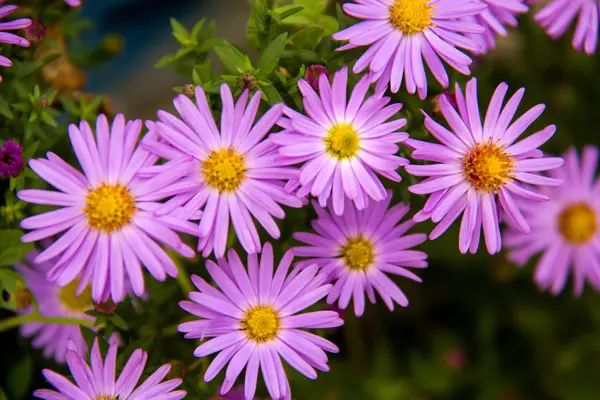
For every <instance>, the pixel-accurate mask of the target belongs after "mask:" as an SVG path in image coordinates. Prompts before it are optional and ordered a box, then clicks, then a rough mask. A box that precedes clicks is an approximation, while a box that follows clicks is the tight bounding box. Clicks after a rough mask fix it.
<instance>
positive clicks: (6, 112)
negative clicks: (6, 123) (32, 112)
mask: <svg viewBox="0 0 600 400" xmlns="http://www.w3.org/2000/svg"><path fill="white" fill-rule="evenodd" d="M0 114H2V115H3V116H5V117H6V118H8V119H13V118H14V117H15V116H14V115H13V113H12V111H10V107H9V105H8V102H7V101H6V100H5V99H4V98H3V97H2V96H0Z"/></svg>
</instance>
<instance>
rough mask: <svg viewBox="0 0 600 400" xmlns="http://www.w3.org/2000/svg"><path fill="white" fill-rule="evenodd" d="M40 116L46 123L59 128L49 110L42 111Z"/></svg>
mask: <svg viewBox="0 0 600 400" xmlns="http://www.w3.org/2000/svg"><path fill="white" fill-rule="evenodd" d="M40 118H41V120H42V121H44V122H45V123H46V124H48V125H50V126H52V127H54V128H57V127H58V124H57V123H56V121H55V120H54V118H52V117H51V116H50V115H49V114H48V113H47V112H45V111H42V112H41V114H40Z"/></svg>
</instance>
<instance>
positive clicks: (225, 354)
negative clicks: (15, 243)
mask: <svg viewBox="0 0 600 400" xmlns="http://www.w3.org/2000/svg"><path fill="white" fill-rule="evenodd" d="M228 256H229V257H228V260H226V259H225V258H222V259H220V260H219V265H217V264H215V263H214V262H212V261H207V262H206V268H207V269H208V272H209V273H210V275H211V277H212V278H213V279H214V281H215V282H216V284H217V285H218V287H219V289H220V290H219V289H216V288H214V287H213V286H211V285H210V284H208V283H207V282H205V281H204V280H202V278H200V277H198V276H192V281H193V282H194V284H195V285H196V287H197V288H198V290H199V292H192V293H190V295H189V296H190V299H191V300H192V301H182V302H180V303H179V304H180V306H181V308H183V309H184V310H186V311H187V312H189V313H191V314H193V315H195V316H197V317H200V319H199V320H196V321H191V322H185V323H183V324H181V325H179V331H180V332H185V333H186V335H185V337H186V338H188V339H201V340H204V339H205V338H212V339H209V340H208V341H206V342H204V343H202V344H201V345H200V346H199V347H197V348H196V350H195V351H194V355H195V356H196V357H204V356H207V355H209V354H213V353H216V352H219V354H218V355H217V356H216V357H215V359H214V360H213V362H212V363H211V364H210V366H209V367H208V369H207V370H206V373H205V375H204V380H205V381H207V382H208V381H210V380H212V379H213V378H214V377H215V376H217V374H218V373H219V372H220V371H221V370H222V369H223V368H224V367H225V365H226V364H227V363H229V365H228V366H227V370H226V372H225V381H224V382H223V385H222V386H221V394H226V393H227V392H229V390H230V389H231V388H232V387H233V385H234V384H235V381H236V380H237V378H238V376H239V375H240V373H241V372H242V370H243V369H244V367H245V368H246V378H245V395H246V399H248V400H251V399H253V398H254V393H255V391H256V382H257V378H258V371H259V369H260V370H262V375H263V378H264V380H265V383H266V386H267V389H268V391H269V394H270V395H271V398H273V399H280V398H285V399H290V398H291V391H290V386H289V382H288V379H287V376H286V373H285V370H284V369H283V364H282V362H281V358H283V359H284V360H285V361H286V362H287V363H288V364H289V365H290V366H291V367H292V368H294V369H296V370H298V371H299V372H300V373H302V374H303V375H305V376H307V377H309V378H311V379H315V378H316V377H317V373H316V372H315V368H316V369H318V370H321V371H328V370H329V367H328V366H327V355H326V354H325V351H328V352H332V353H337V352H338V348H337V347H336V346H335V345H334V344H333V343H331V342H329V341H328V340H325V339H323V338H321V337H319V336H317V335H315V334H312V333H310V332H306V331H305V330H303V329H325V328H334V327H338V326H341V325H342V324H343V321H342V320H341V319H340V318H339V316H338V313H336V312H335V311H313V312H308V313H302V314H297V313H298V312H300V311H302V310H304V309H305V308H307V307H310V306H312V305H313V304H315V303H316V302H317V301H319V300H320V299H322V298H323V297H325V296H326V295H327V293H328V292H329V290H330V289H331V285H329V284H322V285H318V284H315V282H319V281H320V282H322V279H321V278H320V277H318V276H316V274H317V271H318V266H316V265H313V266H311V267H308V268H306V269H305V270H304V271H302V272H300V273H299V274H292V275H290V276H287V272H288V269H289V267H290V264H291V263H292V260H293V258H294V256H293V253H292V252H291V251H288V252H287V253H286V254H285V255H284V256H283V258H282V259H281V262H280V263H279V266H278V267H277V269H276V270H275V274H273V272H274V271H273V269H274V268H273V248H272V247H271V245H270V244H269V243H266V244H265V246H264V247H263V250H262V254H261V259H260V260H259V259H258V257H257V256H256V254H251V255H249V256H248V272H246V269H245V268H244V266H243V265H242V261H241V260H240V258H239V257H238V255H237V253H236V252H235V251H233V250H229V253H228ZM324 350H325V351H324Z"/></svg>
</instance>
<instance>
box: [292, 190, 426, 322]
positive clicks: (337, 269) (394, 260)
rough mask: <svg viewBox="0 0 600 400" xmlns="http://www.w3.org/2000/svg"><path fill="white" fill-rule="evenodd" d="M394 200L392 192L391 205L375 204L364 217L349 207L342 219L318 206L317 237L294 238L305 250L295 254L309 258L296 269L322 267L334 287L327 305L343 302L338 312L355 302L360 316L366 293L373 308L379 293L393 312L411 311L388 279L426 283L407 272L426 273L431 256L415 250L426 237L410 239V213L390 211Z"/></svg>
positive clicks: (405, 208)
mask: <svg viewBox="0 0 600 400" xmlns="http://www.w3.org/2000/svg"><path fill="white" fill-rule="evenodd" d="M391 199H392V193H391V191H388V197H387V199H386V200H384V201H380V202H373V203H371V204H370V205H369V207H367V208H365V209H364V210H362V211H358V210H356V209H355V208H354V207H353V206H352V204H351V203H349V204H347V205H346V207H345V208H344V210H345V211H344V215H342V216H337V215H335V214H334V213H330V212H327V210H325V209H323V208H321V207H319V206H318V205H317V204H315V207H314V208H315V211H316V212H317V215H318V219H316V220H315V221H313V223H312V226H313V228H314V230H315V231H316V234H314V233H308V232H298V233H295V234H294V238H296V239H297V240H299V241H301V242H303V243H305V244H306V246H302V247H295V248H294V254H296V255H297V256H300V257H309V258H308V259H307V260H304V261H302V262H300V263H297V264H296V266H297V267H299V268H305V267H306V266H308V265H310V264H317V265H319V266H320V267H321V268H322V271H321V272H322V273H323V274H327V275H328V276H330V277H331V279H332V280H333V281H334V285H333V288H332V289H331V291H330V292H329V295H328V296H327V302H328V303H330V304H331V303H334V302H335V301H338V306H339V307H340V308H341V309H345V308H346V307H347V306H348V303H349V302H350V298H352V299H353V300H354V313H355V314H356V315H357V316H361V315H362V314H363V312H364V310H365V293H366V294H367V296H368V298H369V300H370V301H371V303H373V304H374V303H375V291H377V292H378V293H379V295H380V296H381V298H382V299H383V301H384V302H385V304H386V305H387V306H388V308H389V309H390V311H393V310H394V302H396V303H398V304H400V305H401V306H402V307H406V306H407V305H408V299H407V298H406V296H405V295H404V293H402V291H401V290H400V289H399V288H398V286H396V284H395V283H394V282H393V281H392V280H391V279H390V278H389V277H388V275H387V274H393V275H399V276H403V277H406V278H409V279H412V280H415V281H417V282H421V279H420V278H419V277H418V276H417V275H415V274H414V273H413V272H411V271H409V270H408V269H406V267H409V268H425V267H427V261H425V260H426V259H427V254H425V253H423V252H421V251H415V250H410V249H411V248H413V247H415V246H418V245H419V244H421V243H423V242H424V241H425V240H426V239H427V235H425V234H417V233H415V234H411V235H405V234H406V232H408V230H409V229H410V228H412V227H413V226H414V225H415V222H414V221H412V220H408V221H405V222H403V223H400V222H401V220H402V218H403V217H404V216H405V215H406V213H407V212H408V210H409V207H408V206H407V205H405V204H402V203H400V204H396V205H395V206H394V207H392V208H390V209H389V210H388V206H389V204H390V202H391ZM347 201H348V200H347ZM329 209H330V210H331V205H330V207H329Z"/></svg>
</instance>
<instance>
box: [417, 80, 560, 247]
mask: <svg viewBox="0 0 600 400" xmlns="http://www.w3.org/2000/svg"><path fill="white" fill-rule="evenodd" d="M507 91H508V85H507V84H505V83H502V84H500V85H499V86H498V88H497V89H496V91H495V92H494V95H493V96H492V100H491V101H490V105H489V107H488V109H487V114H486V116H485V121H484V122H483V126H482V121H481V117H480V113H479V104H478V100H477V80H476V79H471V81H469V83H468V84H467V90H466V100H465V97H464V96H463V93H462V91H461V89H460V87H459V86H458V84H457V85H456V91H455V97H456V103H457V106H458V107H457V108H458V111H457V110H456V109H455V108H454V107H452V106H451V105H450V104H449V102H448V99H447V96H441V97H440V109H441V112H442V114H443V116H444V118H445V119H446V121H447V123H448V125H449V127H450V130H448V129H446V128H445V127H443V126H442V125H440V124H438V123H437V122H435V121H434V120H433V119H432V118H431V117H430V116H429V115H427V114H425V128H427V130H428V131H429V132H430V133H431V135H432V136H433V137H435V138H436V139H437V140H438V141H439V142H440V144H434V143H427V142H423V141H420V140H407V141H406V143H407V145H408V146H410V147H412V148H413V149H414V152H413V158H414V159H416V160H428V161H433V162H436V163H437V164H432V165H409V166H407V167H406V170H407V171H408V172H409V173H410V174H412V175H415V176H427V177H428V178H427V179H425V180H424V181H423V182H421V183H418V184H416V185H413V186H411V187H410V188H409V190H410V191H411V192H413V193H415V194H430V196H429V198H428V199H427V202H426V203H425V206H424V208H423V210H422V211H420V212H419V213H417V214H416V215H415V217H414V219H415V220H416V221H424V220H426V219H430V218H431V220H432V221H433V222H435V223H438V225H437V226H436V228H435V229H434V230H433V231H432V232H431V234H430V236H429V237H430V239H435V238H437V237H439V236H440V235H441V234H442V233H444V232H445V231H446V230H447V229H448V227H450V225H451V224H452V223H453V222H454V221H455V220H456V219H457V218H458V216H459V215H460V214H462V213H463V212H464V214H463V218H462V222H461V226H460V235H459V248H460V251H461V253H463V254H464V253H466V252H467V250H469V251H470V252H471V253H475V252H476V251H477V249H478V248H479V239H480V234H481V229H482V227H483V232H484V235H485V243H486V246H487V250H488V252H489V253H490V254H494V253H496V252H498V251H500V249H501V247H502V243H501V237H500V231H499V224H498V209H497V205H496V199H498V200H500V205H501V207H502V209H503V210H504V211H505V212H506V214H507V216H508V217H509V218H512V219H513V220H515V221H517V223H518V226H519V228H520V229H521V230H522V231H523V232H529V225H528V224H527V221H525V219H524V218H523V215H522V214H521V212H520V211H519V207H518V205H517V203H516V202H515V198H514V196H517V197H523V198H529V199H532V200H535V201H543V200H547V197H545V196H542V195H540V194H538V193H535V192H533V191H531V190H530V189H528V188H527V187H525V186H523V185H522V184H521V182H523V183H526V184H534V185H555V186H556V185H561V184H562V183H563V181H562V180H561V179H555V178H549V177H545V176H541V175H538V174H536V172H541V171H545V170H549V169H552V168H557V167H560V166H561V165H562V164H563V160H562V158H558V157H551V158H547V157H543V156H542V152H541V151H540V150H538V147H539V146H540V145H542V144H543V143H545V142H546V141H547V140H548V139H550V138H551V137H552V135H553V134H554V132H555V131H556V127H555V126H554V125H550V126H548V127H546V128H545V129H543V130H541V131H539V132H537V133H534V134H533V135H531V136H529V137H528V138H526V139H523V140H520V141H517V139H519V137H520V136H521V135H522V134H523V133H524V132H525V130H527V128H529V126H530V125H531V124H532V123H533V122H534V121H535V120H536V119H537V118H538V117H539V116H540V114H541V113H542V112H543V111H544V109H545V106H544V105H543V104H539V105H537V106H535V107H533V108H532V109H530V110H529V111H527V112H526V113H525V114H523V115H522V116H521V117H520V118H518V119H517V120H516V121H515V122H513V123H511V121H512V119H513V118H514V116H515V112H516V110H517V107H518V105H519V103H520V102H521V99H522V98H523V94H524V92H525V89H519V90H518V91H517V92H516V93H515V94H514V95H513V96H512V97H511V98H510V100H508V102H507V103H506V106H505V107H504V108H503V106H502V105H503V102H504V98H505V95H506V92H507Z"/></svg>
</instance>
